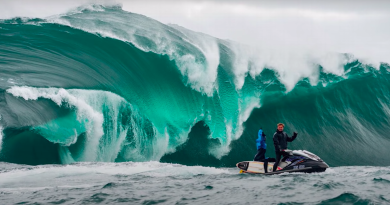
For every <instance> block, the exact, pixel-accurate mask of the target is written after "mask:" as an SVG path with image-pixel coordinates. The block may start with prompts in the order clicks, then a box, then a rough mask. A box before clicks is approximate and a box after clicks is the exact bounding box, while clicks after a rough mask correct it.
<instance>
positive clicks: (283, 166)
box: [236, 150, 329, 175]
mask: <svg viewBox="0 0 390 205" xmlns="http://www.w3.org/2000/svg"><path fill="white" fill-rule="evenodd" d="M236 166H237V167H238V168H239V169H240V173H252V174H267V175H271V174H280V173H285V172H306V173H312V172H324V171H325V170H326V169H327V168H329V166H328V164H326V163H325V162H324V161H323V160H322V159H321V158H319V157H318V156H317V155H315V154H313V153H311V152H309V151H306V150H285V151H284V152H283V157H282V159H281V160H280V163H279V165H278V167H277V170H276V171H275V172H273V166H274V162H268V165H267V167H265V166H264V162H257V161H244V162H239V163H237V164H236ZM264 169H267V172H265V171H264Z"/></svg>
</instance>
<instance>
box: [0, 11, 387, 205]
mask: <svg viewBox="0 0 390 205" xmlns="http://www.w3.org/2000/svg"><path fill="white" fill-rule="evenodd" d="M364 62H365V61H362V60H360V59H357V58H355V57H354V56H353V54H349V53H327V54H324V53H321V52H318V53H317V52H310V53H309V54H305V55H303V54H302V55H301V54H296V55H287V54H285V53H275V52H268V51H267V50H264V49H262V48H254V47H251V46H250V45H242V44H239V43H236V42H233V41H230V40H221V39H218V38H214V37H212V36H209V35H207V34H203V33H199V32H194V31H190V30H188V29H185V28H183V27H180V26H178V25H166V24H162V23H160V22H158V21H156V20H153V19H151V18H148V17H146V16H143V15H139V14H135V13H130V12H127V11H123V10H122V8H121V6H120V5H111V6H102V5H87V6H82V7H78V8H75V9H74V10H72V11H69V12H68V13H65V14H59V15H56V16H50V17H47V18H45V19H33V18H23V17H18V18H13V19H2V20H0V131H1V132H0V202H1V204H16V203H19V204H94V203H102V204H115V203H125V204H130V203H134V204H204V203H210V204H229V203H230V204H255V203H257V204H318V203H319V204H337V203H338V204H387V203H389V204H390V198H389V194H388V193H389V191H388V190H390V189H389V188H390V157H389V153H390V152H389V147H390V135H389V134H388V133H389V132H390V65H389V64H388V63H380V64H379V65H378V66H374V65H370V64H366V63H364ZM279 122H283V123H285V124H286V131H287V132H288V133H289V134H292V132H294V131H296V132H298V133H299V134H298V137H297V139H296V140H295V141H294V142H292V143H290V145H289V148H290V149H303V150H308V151H310V152H313V153H315V154H316V155H318V156H319V157H321V158H322V159H323V160H324V161H325V162H327V163H328V164H329V165H330V166H331V168H330V169H328V170H327V171H326V172H324V173H318V174H282V175H277V176H258V175H242V174H238V169H237V168H234V167H235V164H236V163H237V162H240V161H246V160H252V159H253V156H254V155H255V153H256V146H255V139H256V138H257V131H258V130H259V129H260V128H263V130H264V132H265V133H266V134H267V136H268V138H267V143H268V149H267V155H268V156H270V157H273V156H274V154H273V152H274V148H273V146H272V134H273V132H274V131H275V127H276V124H277V123H279Z"/></svg>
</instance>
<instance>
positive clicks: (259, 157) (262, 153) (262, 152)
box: [253, 148, 265, 162]
mask: <svg viewBox="0 0 390 205" xmlns="http://www.w3.org/2000/svg"><path fill="white" fill-rule="evenodd" d="M264 159H265V149H263V148H260V149H259V150H257V154H256V155H255V158H254V159H253V161H258V162H260V161H261V160H264Z"/></svg>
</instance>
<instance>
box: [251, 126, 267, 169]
mask: <svg viewBox="0 0 390 205" xmlns="http://www.w3.org/2000/svg"><path fill="white" fill-rule="evenodd" d="M257 136H258V138H257V139H256V146H257V154H256V155H255V158H254V159H253V161H259V162H264V160H265V159H266V157H265V152H266V150H267V143H266V135H265V134H264V132H263V130H262V129H260V130H259V133H258V134H257Z"/></svg>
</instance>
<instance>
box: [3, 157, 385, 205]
mask: <svg viewBox="0 0 390 205" xmlns="http://www.w3.org/2000/svg"><path fill="white" fill-rule="evenodd" d="M0 166H1V168H0V195H1V197H0V202H1V203H2V204H16V203H19V204H23V203H24V204H98V203H99V204H120V203H123V204H389V203H390V197H389V192H388V189H389V186H390V169H389V168H378V167H367V166H359V167H356V166H351V167H337V168H330V169H328V170H327V171H326V172H324V173H318V174H299V173H297V174H282V175H277V176H260V175H245V174H238V170H236V169H234V168H212V167H201V166H191V167H188V166H183V165H173V164H164V163H158V162H146V163H129V162H128V163H80V164H74V165H67V166H59V165H57V166H48V165H45V166H38V167H31V166H24V165H14V164H5V163H2V164H1V165H0Z"/></svg>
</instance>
